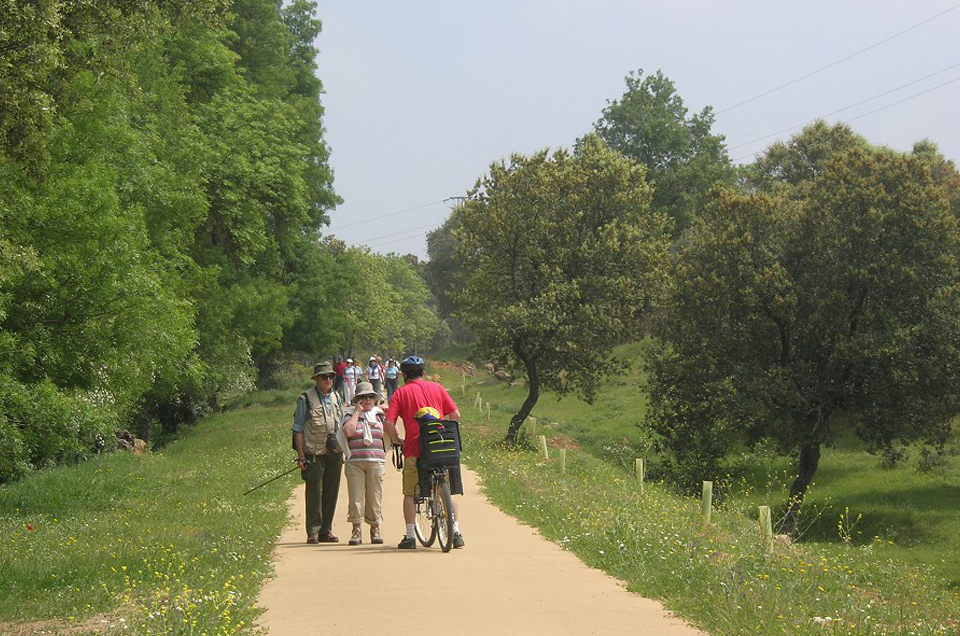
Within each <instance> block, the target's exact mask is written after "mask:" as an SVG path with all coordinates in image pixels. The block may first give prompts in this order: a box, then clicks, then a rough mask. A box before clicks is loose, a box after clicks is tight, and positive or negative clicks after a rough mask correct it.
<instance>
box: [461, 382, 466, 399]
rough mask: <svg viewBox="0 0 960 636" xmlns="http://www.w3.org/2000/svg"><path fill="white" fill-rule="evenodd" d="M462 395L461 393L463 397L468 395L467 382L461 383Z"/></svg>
mask: <svg viewBox="0 0 960 636" xmlns="http://www.w3.org/2000/svg"><path fill="white" fill-rule="evenodd" d="M460 395H461V397H467V385H466V384H461V385H460Z"/></svg>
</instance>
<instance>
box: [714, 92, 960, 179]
mask: <svg viewBox="0 0 960 636" xmlns="http://www.w3.org/2000/svg"><path fill="white" fill-rule="evenodd" d="M956 82H960V77H956V78H954V79H952V80H949V81H947V82H944V83H942V84H937V85H936V86H933V87H931V88H928V89H926V90H923V91H920V92H919V93H914V94H913V95H909V96H907V97H904V98H903V99H898V100H897V101H895V102H891V103H889V104H887V105H885V106H881V107H880V108H875V109H873V110H871V111H867V112H865V113H862V114H860V115H857V116H856V117H851V118H850V119H847V120H846V121H844V122H841V123H850V122H852V121H855V120H857V119H861V118H863V117H866V116H867V115H873V114H874V113H879V112H880V111H882V110H886V109H888V108H891V107H893V106H897V105H899V104H902V103H904V102H907V101H910V100H911V99H914V98H917V97H920V96H921V95H926V94H927V93H930V92H933V91H935V90H939V89H941V88H943V87H944V86H949V85H950V84H955V83H956ZM757 154H759V151H757V152H753V153H750V154H748V155H744V156H742V157H737V158H736V159H734V160H733V161H734V163H736V162H738V161H740V160H742V159H747V158H748V157H756V156H757Z"/></svg>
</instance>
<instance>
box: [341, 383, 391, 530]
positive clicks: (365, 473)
mask: <svg viewBox="0 0 960 636" xmlns="http://www.w3.org/2000/svg"><path fill="white" fill-rule="evenodd" d="M379 401H380V395H379V394H378V393H377V391H376V389H375V388H374V386H373V385H372V384H371V383H369V382H361V383H360V384H358V385H357V393H356V395H354V396H353V406H351V407H349V408H347V410H346V412H345V413H344V415H343V422H342V426H343V436H344V441H343V443H345V444H346V449H345V454H346V455H347V463H346V466H345V467H344V473H345V474H346V476H347V492H348V495H349V499H350V509H349V511H348V513H347V521H348V522H350V524H351V525H352V526H353V533H352V534H351V535H350V545H360V544H361V543H363V533H362V532H361V524H362V522H363V521H366V522H367V524H368V525H369V526H370V542H371V543H383V536H382V535H381V533H380V524H381V523H382V522H383V473H384V463H385V459H386V453H385V452H384V449H383V433H384V431H383V422H384V413H383V411H382V410H380V408H379V407H378V406H377V403H378V402H379Z"/></svg>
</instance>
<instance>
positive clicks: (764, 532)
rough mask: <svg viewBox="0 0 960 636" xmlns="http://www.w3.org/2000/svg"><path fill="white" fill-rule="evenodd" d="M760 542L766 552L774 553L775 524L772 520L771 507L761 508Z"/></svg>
mask: <svg viewBox="0 0 960 636" xmlns="http://www.w3.org/2000/svg"><path fill="white" fill-rule="evenodd" d="M760 541H761V542H762V545H763V550H764V552H772V551H773V522H772V520H771V518H770V506H760Z"/></svg>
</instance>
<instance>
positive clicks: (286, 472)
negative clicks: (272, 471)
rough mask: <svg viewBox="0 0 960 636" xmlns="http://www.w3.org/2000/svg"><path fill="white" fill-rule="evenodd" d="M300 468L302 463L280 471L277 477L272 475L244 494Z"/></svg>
mask: <svg viewBox="0 0 960 636" xmlns="http://www.w3.org/2000/svg"><path fill="white" fill-rule="evenodd" d="M298 468H300V464H297V465H296V466H294V467H293V468H291V469H290V470H285V471H283V472H282V473H280V474H279V475H277V476H275V477H271V478H270V479H268V480H267V481H265V482H263V483H262V484H258V485H256V486H254V487H253V488H251V489H250V490H248V491H247V492H245V493H243V494H244V495H247V494H250V493H252V492H253V491H254V490H256V489H257V488H262V487H263V486H266V485H267V484H269V483H270V482H271V481H277V480H278V479H280V478H281V477H283V476H284V475H289V474H290V473H292V472H293V471H295V470H297V469H298Z"/></svg>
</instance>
